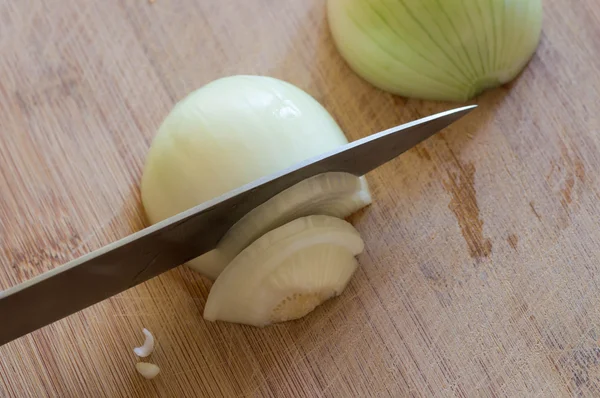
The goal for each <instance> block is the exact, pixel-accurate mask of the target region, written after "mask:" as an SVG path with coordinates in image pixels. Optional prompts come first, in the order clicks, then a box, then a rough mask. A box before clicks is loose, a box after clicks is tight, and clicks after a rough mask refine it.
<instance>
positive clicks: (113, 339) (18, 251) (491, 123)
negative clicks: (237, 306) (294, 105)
mask: <svg viewBox="0 0 600 398" xmlns="http://www.w3.org/2000/svg"><path fill="white" fill-rule="evenodd" d="M50 3H52V2H44V1H39V0H37V1H31V0H23V1H21V0H20V1H18V2H17V1H4V2H1V3H0V288H7V287H9V286H12V285H14V284H16V283H18V282H20V281H24V280H26V279H28V278H31V277H32V276H34V275H37V274H39V273H41V272H43V271H45V270H48V269H51V268H53V267H56V266H58V265H60V264H62V263H64V262H66V261H68V260H71V259H73V258H75V257H77V256H80V255H82V254H84V253H87V252H89V251H91V250H93V249H96V248H99V247H101V246H103V245H105V244H107V243H109V242H111V241H114V240H116V239H117V238H121V237H124V236H126V235H128V234H130V233H132V232H134V231H137V230H139V229H140V228H142V227H143V220H142V212H141V208H140V198H139V189H138V186H139V180H140V176H141V172H142V166H143V161H144V158H145V154H146V151H147V149H148V147H149V144H150V141H151V139H152V137H153V135H154V133H155V131H156V128H157V127H158V125H159V124H160V122H161V121H162V119H163V118H164V117H165V116H166V114H167V113H168V112H169V110H170V109H171V107H172V106H173V104H174V103H175V102H176V101H177V100H178V99H181V98H182V97H183V96H184V95H185V94H187V93H188V92H190V91H192V90H194V89H196V88H198V87H200V86H201V85H203V84H205V83H207V82H209V81H211V80H213V79H216V78H218V77H222V76H225V75H231V74H263V75H269V76H273V77H277V78H280V79H284V80H287V81H289V82H291V83H293V84H295V85H297V86H298V87H300V88H302V89H304V90H306V91H307V92H309V93H310V94H312V95H313V96H314V97H315V98H316V99H317V100H318V101H320V102H321V103H322V104H323V105H324V106H325V107H326V108H327V109H328V110H329V111H330V112H331V113H332V115H333V116H334V117H335V118H336V119H337V121H338V122H339V124H340V125H341V127H342V128H343V129H344V131H345V132H346V133H347V135H348V137H349V138H350V139H357V138H359V137H362V136H365V135H368V134H371V133H374V132H376V131H379V130H382V129H385V128H388V127H391V126H393V125H396V124H399V123H403V122H407V121H410V120H413V119H415V118H418V117H422V116H426V115H429V114H432V113H435V112H438V111H442V110H445V109H449V108H451V107H454V106H456V104H442V103H432V102H423V101H415V100H406V99H403V98H399V97H394V96H392V95H389V94H386V93H383V92H381V91H379V90H377V89H375V88H373V87H372V86H370V85H369V84H367V83H366V82H364V81H363V80H361V79H360V78H358V77H357V76H356V75H354V74H353V73H352V72H351V71H350V70H349V68H348V67H347V66H346V64H345V63H344V62H343V60H342V59H341V58H340V56H339V55H338V53H337V52H336V50H335V48H334V46H333V43H332V41H331V39H330V36H329V33H328V28H327V24H326V20H325V5H324V1H320V0H310V1H308V0H304V1H293V0H287V1H277V2H276V1H269V0H255V1H247V2H241V1H233V0H228V1H219V2H217V1H200V0H156V1H155V2H154V3H148V2H146V1H144V0H135V1H134V0H128V1H120V2H116V1H77V2H75V1H71V2H68V3H66V2H61V3H56V4H50ZM599 76H600V4H599V3H598V2H597V1H596V0H579V1H577V2H576V4H575V3H573V2H566V1H561V0H547V1H546V2H545V21H544V35H543V39H542V42H541V44H540V47H539V50H538V52H537V55H536V56H535V58H534V59H533V61H532V62H531V63H530V65H529V66H528V68H527V69H526V70H525V72H524V73H523V74H522V75H521V76H520V78H519V79H518V80H517V81H515V82H514V83H512V84H510V85H508V86H505V87H502V88H499V89H497V90H494V91H493V92H489V93H486V94H485V95H483V96H481V97H480V98H478V99H477V100H476V103H478V104H479V105H480V108H479V109H478V110H477V112H476V113H474V114H472V115H471V116H470V117H468V118H467V119H465V120H463V121H461V122H460V123H458V124H456V125H455V126H453V127H452V128H451V129H448V130H446V131H445V132H444V133H442V134H440V135H438V136H436V137H434V138H432V139H430V140H428V141H426V142H425V143H424V144H422V145H420V146H419V147H418V148H416V149H414V150H411V151H410V152H408V153H406V154H405V155H403V156H401V157H400V158H399V159H398V160H396V161H394V162H392V163H390V164H388V165H386V166H385V167H383V168H381V169H379V170H377V171H376V172H374V173H372V174H371V175H369V182H370V183H371V186H372V191H373V194H374V197H375V203H374V204H373V205H372V206H371V207H370V208H368V209H366V210H364V211H362V212H361V213H360V214H357V215H355V216H354V217H353V218H352V221H353V223H354V224H355V225H356V226H357V228H358V229H359V230H360V231H361V233H362V235H363V236H364V238H365V241H366V244H367V246H366V247H367V249H366V252H365V253H364V254H363V255H361V256H360V263H361V268H360V270H359V271H358V272H357V274H356V276H355V278H354V279H353V280H352V283H351V284H350V286H349V287H348V289H347V290H346V291H345V292H344V293H343V295H342V296H341V297H339V298H337V299H334V300H331V301H330V302H328V303H327V304H325V305H323V306H322V307H320V308H319V309H318V310H316V311H315V312H314V313H312V314H311V315H310V316H308V317H306V318H305V319H302V320H300V321H296V322H290V323H286V324H282V325H279V326H275V327H270V328H266V329H257V328H252V327H245V326H240V325H232V324H224V323H217V324H215V323H208V322H205V321H204V320H203V319H202V310H203V307H204V303H205V300H206V296H207V293H208V290H209V288H210V282H208V281H207V280H204V279H202V278H201V277H199V276H198V275H196V274H194V273H193V272H191V271H189V270H188V269H186V268H179V269H175V270H173V271H172V272H169V273H167V274H165V275H162V276H160V277H158V278H156V279H154V280H151V281H150V282H148V283H145V284H143V285H141V286H138V287H136V288H134V289H132V290H130V291H127V292H124V293H123V294H120V295H119V296H117V297H114V298H112V299H110V300H107V301H105V302H102V303H100V304H98V305H96V306H94V307H91V308H89V309H87V310H85V311H83V312H81V313H78V314H76V315H74V316H71V317H69V318H68V319H65V320H62V321H59V322H57V323H55V324H53V325H51V326H48V327H46V328H44V329H42V330H39V331H36V332H34V333H32V334H31V335H28V336H26V337H24V338H21V339H19V340H17V341H15V342H12V343H10V344H7V345H5V346H3V347H1V348H0V397H104V396H106V397H153V396H157V397H158V396H160V397H292V396H298V397H351V396H355V397H368V396H373V397H387V396H393V397H402V396H414V397H434V396H435V397H448V396H458V397H474V396H482V397H488V396H490V397H497V396H516V397H524V396H537V397H553V396H556V397H559V396H560V397H562V396H599V395H600V342H599V338H600V300H599V299H600V272H599V271H600V225H599V224H600V223H599V221H600V205H599V204H598V199H599V198H600V181H599V179H598V173H597V171H598V170H599V169H600V155H599V148H600V121H599V116H598V115H599V114H600V100H599V95H600V78H599ZM4 322H10V320H9V319H2V320H0V327H2V326H1V324H2V323H4ZM143 327H146V328H148V329H150V330H151V331H152V332H153V333H154V334H155V336H156V339H157V343H158V344H157V349H156V351H155V353H154V354H153V355H152V357H151V358H150V360H151V361H152V362H154V363H156V364H158V365H159V366H160V367H161V369H162V372H161V374H160V376H159V377H157V378H156V379H154V380H152V381H146V380H144V379H142V378H141V377H140V376H139V375H138V374H137V373H136V371H135V368H134V365H135V363H136V360H137V359H136V357H135V356H134V354H133V352H132V348H133V347H134V346H136V345H138V344H140V343H141V342H142V341H143V336H142V333H141V329H142V328H143Z"/></svg>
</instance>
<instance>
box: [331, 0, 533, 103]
mask: <svg viewBox="0 0 600 398" xmlns="http://www.w3.org/2000/svg"><path fill="white" fill-rule="evenodd" d="M327 7H328V11H327V15H328V19H329V27H330V29H331V33H332V36H333V39H334V42H335V44H336V46H337V48H338V50H339V52H340V53H341V55H342V56H343V57H344V58H345V60H346V61H347V62H348V64H349V65H350V67H351V68H352V69H353V70H354V71H355V72H356V73H357V74H358V75H360V76H361V77H363V78H364V79H365V80H367V81H368V82H370V83H371V84H373V85H374V86H376V87H379V88H381V89H383V90H386V91H389V92H391V93H394V94H399V95H402V96H406V97H414V98H420V99H431V100H448V101H466V100H468V99H470V98H472V97H474V96H476V95H478V94H479V93H481V92H482V91H484V90H486V89H488V88H493V87H496V86H499V85H501V84H504V83H507V82H509V81H511V80H513V79H514V78H515V77H516V76H517V75H518V74H519V72H520V71H521V70H522V69H523V68H524V67H525V66H526V64H527V63H528V61H529V59H530V58H531V57H532V55H533V53H534V52H535V50H536V48H537V46H538V43H539V40H540V35H541V30H542V0H488V1H481V0H412V1H390V0H328V5H327Z"/></svg>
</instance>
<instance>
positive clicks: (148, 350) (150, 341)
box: [133, 328, 154, 358]
mask: <svg viewBox="0 0 600 398" xmlns="http://www.w3.org/2000/svg"><path fill="white" fill-rule="evenodd" d="M142 332H143V333H144V335H145V336H146V340H145V341H144V345H142V346H141V347H135V348H134V349H133V352H134V353H135V355H137V356H138V357H142V358H145V357H147V356H148V355H150V354H152V351H154V336H153V335H152V333H150V331H149V330H148V329H146V328H144V329H142Z"/></svg>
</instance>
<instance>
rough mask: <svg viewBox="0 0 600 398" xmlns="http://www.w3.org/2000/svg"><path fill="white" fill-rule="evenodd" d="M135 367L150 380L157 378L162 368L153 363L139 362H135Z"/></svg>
mask: <svg viewBox="0 0 600 398" xmlns="http://www.w3.org/2000/svg"><path fill="white" fill-rule="evenodd" d="M135 368H136V369H137V371H138V373H139V374H141V375H142V376H143V377H144V378H145V379H148V380H150V379H153V378H155V377H156V376H158V374H159V373H160V368H159V367H158V366H157V365H155V364H153V363H148V362H138V363H136V364H135Z"/></svg>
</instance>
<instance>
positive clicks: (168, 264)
mask: <svg viewBox="0 0 600 398" xmlns="http://www.w3.org/2000/svg"><path fill="white" fill-rule="evenodd" d="M475 107H476V105H472V106H466V107H461V108H457V109H453V110H449V111H446V112H442V113H438V114H436V115H433V116H428V117H425V118H422V119H419V120H416V121H413V122H410V123H407V124H403V125H401V126H397V127H393V128H391V129H388V130H385V131H382V132H380V133H377V134H373V135H370V136H368V137H365V138H363V139H360V140H357V141H354V142H351V143H349V144H346V145H344V146H342V147H340V148H338V149H335V150H333V151H331V152H328V153H325V154H323V155H320V156H317V157H315V158H312V159H309V160H306V161H304V162H302V163H300V164H297V165H295V166H293V167H291V168H289V169H286V170H283V171H281V172H279V173H275V174H273V175H270V176H267V177H263V178H261V179H259V180H257V181H254V182H252V183H250V184H247V185H244V186H242V187H240V188H238V189H235V190H233V191H231V192H229V193H227V194H225V195H222V196H220V197H218V198H215V199H213V200H210V201H208V202H206V203H203V204H200V205H198V206H196V207H194V208H192V209H189V210H187V211H184V212H182V213H180V214H177V215H175V216H173V217H171V218H168V219H166V220H163V221H161V222H159V223H157V224H155V225H152V226H150V227H148V228H145V229H143V230H141V231H139V232H137V233H134V234H132V235H130V236H127V237H125V238H123V239H121V240H118V241H116V242H114V243H111V244H109V245H107V246H105V247H102V248H100V249H98V250H96V251H94V252H91V253H89V254H86V255H84V256H82V257H80V258H77V259H75V260H73V261H70V262H68V263H66V264H63V265H61V266H59V267H57V268H54V269H52V270H50V271H47V272H45V273H43V274H41V275H39V276H36V277H34V278H32V279H30V280H28V281H26V282H24V283H21V284H19V285H16V286H14V287H12V288H9V289H7V290H4V291H1V292H0V325H1V326H0V345H4V344H6V343H8V342H10V341H12V340H14V339H17V338H19V337H21V336H23V335H26V334H28V333H30V332H32V331H34V330H37V329H39V328H41V327H43V326H46V325H49V324H51V323H53V322H55V321H57V320H59V319H62V318H64V317H66V316H68V315H71V314H73V313H75V312H77V311H80V310H82V309H84V308H86V307H89V306H91V305H93V304H96V303H98V302H100V301H102V300H104V299H107V298H109V297H111V296H114V295H116V294H118V293H121V292H123V291H125V290H127V289H129V288H130V287H133V286H136V285H138V284H140V283H142V282H144V281H147V280H148V279H150V278H153V277H155V276H157V275H160V274H162V273H163V272H166V271H168V270H170V269H172V268H175V267H176V266H178V265H180V264H183V263H185V262H187V261H189V260H191V259H193V258H195V257H198V256H199V255H201V254H203V253H206V252H208V251H210V250H212V249H214V248H215V247H216V245H217V243H218V242H219V240H220V239H221V238H222V237H223V236H224V235H225V233H226V232H227V231H228V230H229V228H230V227H231V226H233V225H234V224H235V223H236V222H237V221H238V220H240V219H241V218H242V217H243V216H244V215H245V214H247V213H248V212H249V211H251V210H252V209H254V208H255V207H257V206H258V205H260V204H262V203H264V202H265V201H267V200H268V199H270V198H271V197H273V196H275V195H276V194H278V193H279V192H281V191H283V190H285V189H287V188H289V187H291V186H292V185H295V184H297V183H298V182H300V181H302V180H304V179H306V178H309V177H312V176H315V175H318V174H321V173H325V172H330V171H338V172H346V173H350V174H354V175H356V176H362V175H364V174H366V173H368V172H369V171H371V170H373V169H375V168H377V167H379V166H381V165H382V164H384V163H386V162H388V161H390V160H392V159H394V158H395V157H397V156H398V155H400V154H401V153H403V152H405V151H407V150H408V149H410V148H412V147H413V146H415V145H417V144H418V143H420V142H421V141H423V140H425V139H427V138H429V137H430V136H432V135H433V134H435V133H437V132H438V131H440V130H442V129H444V128H445V127H447V126H448V125H450V124H452V123H453V122H455V121H456V120H458V119H460V118H461V117H463V116H464V115H466V114H467V113H469V112H470V111H471V110H473V109H474V108H475Z"/></svg>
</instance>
